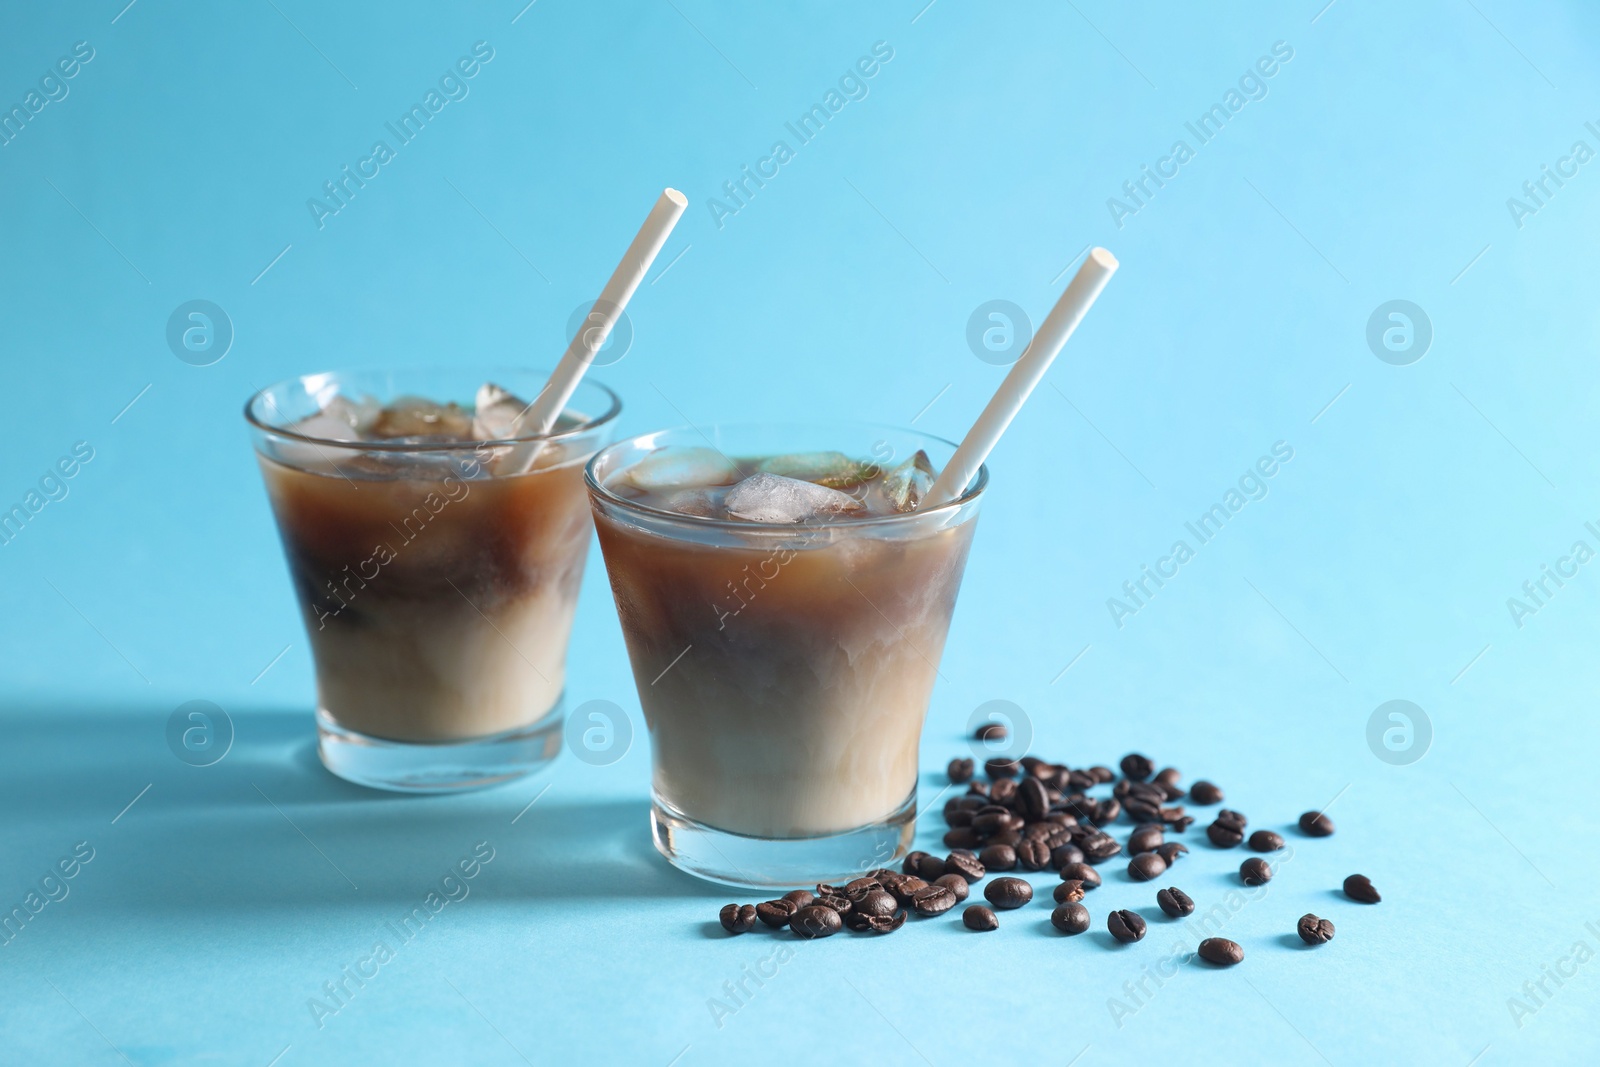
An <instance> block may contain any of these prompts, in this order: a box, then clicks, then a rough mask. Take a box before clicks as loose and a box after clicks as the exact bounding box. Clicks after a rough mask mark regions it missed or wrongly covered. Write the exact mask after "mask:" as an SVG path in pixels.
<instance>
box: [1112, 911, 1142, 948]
mask: <svg viewBox="0 0 1600 1067" xmlns="http://www.w3.org/2000/svg"><path fill="white" fill-rule="evenodd" d="M1106 929H1107V930H1110V931H1111V936H1112V937H1114V938H1116V939H1117V940H1118V941H1121V942H1122V943H1123V944H1124V945H1131V944H1133V942H1135V941H1138V940H1139V939H1140V938H1142V937H1144V929H1145V926H1144V917H1143V916H1142V915H1140V914H1139V913H1138V912H1136V911H1128V910H1126V909H1124V910H1122V911H1114V912H1112V913H1111V914H1110V915H1107V916H1106Z"/></svg>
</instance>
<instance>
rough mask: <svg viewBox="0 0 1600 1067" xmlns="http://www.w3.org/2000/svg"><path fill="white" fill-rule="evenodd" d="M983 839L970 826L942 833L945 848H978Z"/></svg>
mask: <svg viewBox="0 0 1600 1067" xmlns="http://www.w3.org/2000/svg"><path fill="white" fill-rule="evenodd" d="M982 844H983V838H982V836H980V835H979V833H978V831H976V830H974V829H973V828H972V827H970V826H954V827H951V828H950V829H948V830H946V831H945V832H944V847H945V848H978V847H980V846H981V845H982Z"/></svg>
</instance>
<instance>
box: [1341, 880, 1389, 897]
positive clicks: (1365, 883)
mask: <svg viewBox="0 0 1600 1067" xmlns="http://www.w3.org/2000/svg"><path fill="white" fill-rule="evenodd" d="M1344 895H1345V896H1347V897H1349V898H1350V899H1351V900H1353V901H1355V902H1356V903H1358V904H1376V903H1377V902H1378V901H1380V900H1382V899H1383V898H1382V897H1380V896H1379V895H1378V891H1377V890H1376V889H1374V888H1373V886H1372V880H1371V879H1370V878H1368V877H1367V876H1366V875H1364V874H1352V875H1351V876H1350V877H1348V878H1346V879H1345V880H1344Z"/></svg>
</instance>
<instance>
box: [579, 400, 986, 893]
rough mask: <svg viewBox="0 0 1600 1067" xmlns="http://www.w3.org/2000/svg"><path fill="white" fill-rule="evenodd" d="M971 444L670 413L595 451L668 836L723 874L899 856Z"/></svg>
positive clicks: (708, 872) (761, 879)
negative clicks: (958, 478)
mask: <svg viewBox="0 0 1600 1067" xmlns="http://www.w3.org/2000/svg"><path fill="white" fill-rule="evenodd" d="M954 448H955V446H954V445H952V444H951V443H950V442H947V441H943V440H940V439H939V438H936V437H930V436H928V435H925V434H920V433H915V432H912V431H909V430H895V429H890V428H886V427H879V426H870V425H849V424H837V425H829V424H818V425H807V426H772V425H768V426H720V427H710V428H700V429H686V430H668V431H664V432H660V433H652V434H646V435H644V436H641V437H635V438H632V439H630V440H626V441H622V442H619V443H617V444H615V445H612V446H611V447H609V448H606V449H604V450H602V451H601V452H599V453H597V454H596V455H595V457H594V459H593V460H591V461H590V463H589V465H588V469H587V481H588V487H589V495H590V499H591V501H592V504H593V508H594V517H595V524H596V526H597V527H598V530H599V535H600V548H601V552H602V553H603V555H604V557H605V563H606V570H607V572H608V574H609V576H610V579H611V588H612V592H613V593H614V594H615V597H616V601H617V610H618V614H619V615H620V616H621V620H622V629H623V635H624V637H625V638H626V641H627V645H628V654H629V657H630V659H631V661H632V666H633V675H634V680H635V683H636V684H637V686H638V690H639V698H640V702H641V704H642V706H643V710H644V716H645V720H646V722H647V724H648V726H649V731H650V739H651V750H652V767H653V775H654V778H653V797H652V800H653V804H652V811H651V818H652V823H653V830H654V839H655V843H656V847H657V848H658V849H659V850H660V851H661V852H662V853H663V854H664V855H665V856H666V857H667V858H668V859H669V860H671V861H672V862H673V863H674V864H676V865H677V866H679V867H681V868H683V869H684V870H687V871H689V872H691V873H693V874H696V875H700V876H701V877H705V878H710V879H713V880H716V881H720V882H725V883H729V884H735V885H745V886H762V887H766V886H785V885H813V884H815V883H817V882H819V881H830V882H831V881H835V880H839V879H849V878H852V877H856V876H859V875H860V874H862V873H864V872H865V871H868V870H871V869H873V868H876V867H881V866H885V865H889V864H892V863H893V862H894V861H896V860H897V859H898V858H899V857H901V856H903V855H904V853H905V852H906V850H907V849H908V848H909V846H910V842H911V838H912V833H913V831H914V829H915V821H916V812H917V806H916V786H917V750H918V745H919V742H920V739H921V734H922V723H923V718H924V716H925V714H926V712H927V710H928V701H929V697H930V695H931V693H932V691H933V688H934V684H935V682H936V681H937V680H938V678H939V658H940V654H941V653H942V651H943V649H944V642H945V635H946V632H947V631H948V629H949V626H950V618H951V613H952V611H953V610H954V608H955V602H956V593H957V591H958V589H959V588H960V585H961V575H962V571H963V570H964V568H965V566H966V560H967V550H968V548H969V546H970V545H971V542H972V534H973V529H974V527H975V525H976V519H977V515H978V505H979V501H980V498H981V496H982V493H983V489H984V486H985V484H986V482H987V479H988V475H987V472H982V471H980V473H979V475H978V477H977V478H975V479H974V480H973V482H972V485H971V486H970V488H968V490H967V491H966V492H965V493H964V494H962V495H961V496H960V497H958V498H957V499H955V500H954V501H952V502H950V503H947V504H944V505H942V506H930V507H927V508H922V507H920V506H919V505H920V504H921V502H922V497H923V495H924V494H925V493H927V491H928V489H929V488H930V487H931V486H932V484H933V481H934V476H935V475H936V474H937V472H938V470H939V467H940V465H941V464H942V463H943V462H944V461H945V460H947V459H948V458H949V456H950V455H951V453H952V452H953V450H954Z"/></svg>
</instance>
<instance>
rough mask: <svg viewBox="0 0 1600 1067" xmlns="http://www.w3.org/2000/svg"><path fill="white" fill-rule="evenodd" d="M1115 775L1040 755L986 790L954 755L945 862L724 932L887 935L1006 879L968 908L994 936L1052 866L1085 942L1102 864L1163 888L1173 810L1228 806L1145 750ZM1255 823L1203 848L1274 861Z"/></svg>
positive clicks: (773, 906)
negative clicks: (959, 788) (1119, 863)
mask: <svg viewBox="0 0 1600 1067" xmlns="http://www.w3.org/2000/svg"><path fill="white" fill-rule="evenodd" d="M1004 736H1005V728H1004V727H1003V726H1000V725H999V724H995V723H988V724H985V725H984V726H981V727H979V728H978V731H977V738H978V740H1002V739H1003V738H1004ZM1119 769H1120V770H1121V775H1120V776H1119V775H1118V774H1117V772H1115V771H1113V770H1112V769H1111V768H1110V767H1105V766H1098V765H1097V766H1092V767H1087V768H1080V769H1073V768H1069V767H1067V766H1066V765H1065V764H1057V763H1049V762H1046V761H1045V760H1042V759H1038V758H1036V757H1033V756H1024V757H1022V758H1021V759H1017V760H1013V759H1006V758H995V759H990V760H987V761H986V762H985V763H984V766H983V773H984V777H985V778H987V781H984V780H980V779H978V778H976V775H977V773H978V768H977V765H976V763H975V762H974V761H973V760H971V759H967V758H957V759H953V760H951V761H950V765H949V768H948V774H949V777H950V781H951V783H952V784H955V785H962V784H965V785H966V786H967V792H966V793H965V794H964V795H960V796H953V797H951V798H950V799H949V800H948V801H946V802H945V805H944V819H945V823H946V825H947V826H948V827H949V829H948V830H947V831H946V833H945V835H944V844H945V847H946V848H948V849H950V852H949V853H948V854H947V855H945V856H943V857H939V856H935V855H932V854H930V853H927V852H922V851H917V852H912V853H909V854H908V855H907V856H906V857H905V861H904V863H903V864H902V866H901V869H900V870H898V871H894V870H889V869H887V868H880V869H878V870H873V871H868V872H866V873H865V874H863V875H862V876H861V877H859V878H856V879H854V880H852V881H850V882H847V883H846V884H844V885H843V886H832V885H819V886H817V887H816V889H815V891H812V890H806V889H797V890H794V891H793V892H790V893H785V894H784V895H783V896H781V897H778V898H777V899H775V900H768V901H764V902H762V903H760V904H755V905H750V904H729V905H727V906H726V907H724V908H723V909H722V913H721V922H722V926H723V928H724V929H726V930H727V931H728V932H729V933H732V934H742V933H746V932H748V931H750V930H753V929H755V927H756V925H757V924H758V923H760V924H763V925H765V926H768V927H770V928H773V929H784V928H787V929H788V930H790V931H791V932H792V933H793V934H794V935H795V936H797V937H801V938H805V939H807V940H811V939H815V938H819V937H829V936H831V935H833V934H835V933H838V932H839V931H840V930H842V929H845V928H849V929H850V930H853V931H856V932H858V933H863V934H869V933H870V934H886V933H892V932H893V931H895V930H898V929H900V927H901V926H903V925H905V923H906V921H907V919H908V917H909V916H910V915H913V914H914V915H917V916H922V917H933V916H937V915H943V914H944V913H945V912H947V911H950V910H952V909H953V908H955V906H956V905H957V904H960V903H962V902H963V901H965V900H966V899H967V897H968V896H969V895H970V894H971V892H972V886H973V885H974V884H976V883H977V882H980V881H983V880H984V879H985V878H987V877H989V875H991V874H1001V875H1002V876H1001V877H996V878H994V879H993V880H992V881H990V882H988V883H987V884H986V885H985V886H984V887H983V897H984V899H985V900H986V901H987V902H988V903H987V904H986V905H985V904H978V903H974V904H971V905H969V906H968V907H967V908H966V909H965V910H964V911H962V913H961V923H962V925H964V926H965V927H966V928H967V929H969V930H974V931H982V932H987V931H992V930H997V929H999V927H1000V917H999V915H998V913H999V912H1005V911H1014V910H1017V909H1020V908H1023V907H1025V906H1026V905H1028V904H1029V903H1031V902H1032V900H1033V897H1034V888H1033V886H1032V885H1031V884H1030V883H1028V882H1027V881H1025V880H1024V879H1022V878H1018V877H1015V876H1011V875H1006V874H1004V873H1003V872H1007V871H1044V870H1050V871H1054V872H1057V873H1058V874H1059V875H1060V877H1061V882H1060V884H1059V885H1057V886H1056V887H1055V889H1054V891H1053V892H1052V893H1051V899H1050V901H1049V903H1050V904H1051V906H1052V907H1053V909H1054V910H1052V911H1051V913H1050V923H1051V925H1053V926H1054V927H1055V928H1056V929H1057V930H1060V931H1061V932H1062V933H1063V934H1069V935H1070V934H1081V933H1083V932H1084V931H1085V930H1088V929H1089V927H1090V925H1091V922H1092V920H1091V916H1090V912H1089V909H1088V908H1087V907H1085V906H1084V904H1083V900H1084V898H1085V896H1086V895H1087V894H1088V893H1090V892H1091V891H1093V890H1094V889H1096V888H1097V887H1099V886H1100V885H1101V882H1102V879H1101V876H1100V873H1099V871H1097V870H1096V869H1095V867H1096V865H1099V864H1103V863H1106V862H1107V861H1109V860H1112V859H1113V858H1115V857H1118V856H1120V855H1122V854H1123V853H1124V852H1126V853H1127V854H1128V856H1129V857H1130V859H1129V860H1128V868H1127V869H1128V877H1129V879H1130V880H1131V881H1134V882H1150V881H1155V880H1156V879H1158V878H1162V877H1163V876H1164V875H1167V874H1169V872H1171V870H1172V869H1173V868H1174V867H1175V866H1176V864H1177V863H1178V861H1179V860H1180V859H1182V858H1183V857H1185V856H1187V855H1188V854H1189V849H1188V848H1187V847H1186V846H1184V845H1183V844H1182V843H1180V842H1177V841H1168V840H1166V835H1167V833H1169V832H1171V833H1178V834H1181V833H1184V832H1185V831H1187V830H1188V829H1189V828H1190V827H1191V826H1193V825H1194V824H1195V821H1196V820H1195V817H1194V816H1193V815H1190V814H1188V812H1187V811H1186V810H1185V807H1184V805H1183V804H1182V803H1179V802H1180V801H1183V800H1185V799H1187V800H1188V801H1189V802H1190V803H1192V804H1196V805H1199V806H1202V807H1209V806H1211V805H1213V804H1221V803H1222V801H1223V799H1224V797H1223V792H1222V790H1221V789H1219V788H1218V787H1217V786H1216V785H1214V784H1212V783H1211V782H1208V781H1197V782H1195V783H1194V784H1193V785H1191V786H1190V787H1189V788H1188V789H1184V788H1183V787H1182V786H1181V785H1179V781H1180V778H1181V775H1180V774H1179V772H1178V771H1177V770H1176V769H1175V768H1172V767H1165V768H1162V769H1161V770H1159V771H1158V770H1157V769H1156V764H1155V763H1153V762H1152V761H1151V760H1150V759H1148V758H1147V757H1145V756H1143V755H1141V754H1140V753H1137V752H1135V753H1130V754H1129V755H1127V756H1124V757H1123V758H1122V760H1121V762H1120V764H1119ZM1103 785H1110V786H1111V790H1110V795H1109V796H1105V797H1100V798H1094V797H1091V796H1090V795H1089V790H1090V789H1092V788H1094V787H1096V786H1103ZM1119 820H1120V821H1125V822H1129V823H1132V824H1133V830H1132V831H1131V832H1130V833H1129V834H1128V836H1127V838H1126V839H1125V840H1123V841H1118V840H1117V839H1116V838H1115V837H1113V836H1112V834H1111V832H1110V829H1111V828H1112V827H1114V826H1115V824H1116V823H1117V822H1118V821H1119ZM1248 823H1249V820H1248V819H1247V818H1246V817H1245V816H1244V815H1242V814H1240V813H1239V812H1237V811H1232V810H1229V809H1227V808H1222V809H1220V810H1219V811H1218V812H1217V814H1216V816H1215V817H1214V819H1213V820H1212V822H1211V823H1210V825H1208V826H1207V827H1206V831H1205V834H1206V838H1207V839H1208V840H1209V841H1210V843H1211V844H1212V845H1213V846H1214V847H1215V848H1217V849H1231V848H1235V847H1238V846H1239V845H1241V844H1247V845H1248V847H1249V848H1250V849H1251V850H1253V851H1255V852H1261V853H1273V852H1277V851H1280V850H1281V849H1283V848H1284V847H1285V841H1284V838H1283V835H1282V834H1279V833H1276V832H1274V831H1272V830H1265V829H1258V830H1256V831H1254V832H1253V833H1250V834H1249V836H1248V838H1247V837H1246V827H1247V825H1248ZM1299 827H1300V831H1301V832H1302V833H1303V834H1305V835H1306V836H1307V837H1328V836H1330V835H1332V834H1333V832H1334V826H1333V820H1331V819H1329V818H1328V816H1327V814H1326V813H1325V812H1321V811H1308V812H1306V813H1305V814H1304V815H1301V816H1300V819H1299ZM1273 873H1274V867H1273V865H1272V864H1271V863H1269V862H1268V861H1267V860H1265V859H1263V858H1261V857H1258V856H1252V857H1250V858H1248V859H1246V860H1245V861H1244V862H1243V863H1241V864H1240V865H1239V880H1240V882H1242V883H1243V884H1244V885H1247V886H1261V885H1265V884H1266V883H1267V882H1269V881H1271V879H1272V876H1273ZM1343 888H1344V895H1345V896H1346V897H1348V898H1349V899H1350V900H1353V901H1356V902H1359V903H1362V904H1376V903H1378V902H1379V900H1380V899H1381V898H1380V897H1379V895H1378V891H1377V889H1375V888H1374V887H1373V885H1372V882H1371V880H1370V879H1368V878H1367V877H1366V876H1365V875H1361V874H1352V875H1351V876H1350V877H1348V878H1346V879H1345V880H1344V887H1343ZM1155 901H1156V904H1157V905H1158V906H1159V907H1160V909H1161V911H1162V912H1163V913H1164V914H1165V915H1167V916H1168V917H1170V918H1172V919H1181V918H1184V917H1187V916H1189V915H1193V914H1194V912H1195V902H1194V900H1193V899H1192V898H1191V897H1190V896H1189V895H1188V894H1187V893H1185V892H1184V891H1183V890H1182V889H1179V888H1178V887H1177V886H1175V885H1169V886H1167V887H1166V888H1164V889H1161V890H1159V891H1157V892H1156V894H1155ZM1146 929H1147V924H1146V922H1145V919H1144V917H1143V916H1141V915H1140V914H1139V913H1138V912H1135V911H1131V910H1129V909H1126V908H1123V909H1116V910H1111V911H1109V912H1108V913H1107V914H1106V931H1107V933H1109V934H1110V935H1111V937H1112V938H1113V939H1115V940H1116V941H1117V942H1120V943H1121V944H1124V945H1127V944H1132V943H1134V942H1136V941H1139V940H1141V939H1142V938H1143V937H1144V936H1145V932H1146ZM1295 930H1296V933H1298V934H1299V936H1300V938H1301V940H1303V941H1304V942H1305V943H1306V944H1307V945H1322V944H1326V943H1327V942H1328V941H1330V940H1332V939H1333V933H1334V928H1333V923H1332V922H1330V921H1328V920H1327V919H1324V918H1321V917H1319V916H1316V915H1304V916H1301V918H1300V920H1299V922H1298V924H1297V925H1296V928H1295ZM1198 955H1199V957H1200V958H1201V959H1203V960H1205V961H1206V962H1208V963H1211V964H1215V965H1217V966H1223V967H1227V966H1232V965H1234V964H1237V963H1240V962H1241V961H1243V959H1244V948H1243V947H1242V946H1240V945H1239V944H1238V943H1237V942H1235V941H1230V940H1228V939H1227V938H1222V937H1211V938H1207V939H1205V940H1204V941H1202V942H1201V943H1200V945H1199V949H1198Z"/></svg>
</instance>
